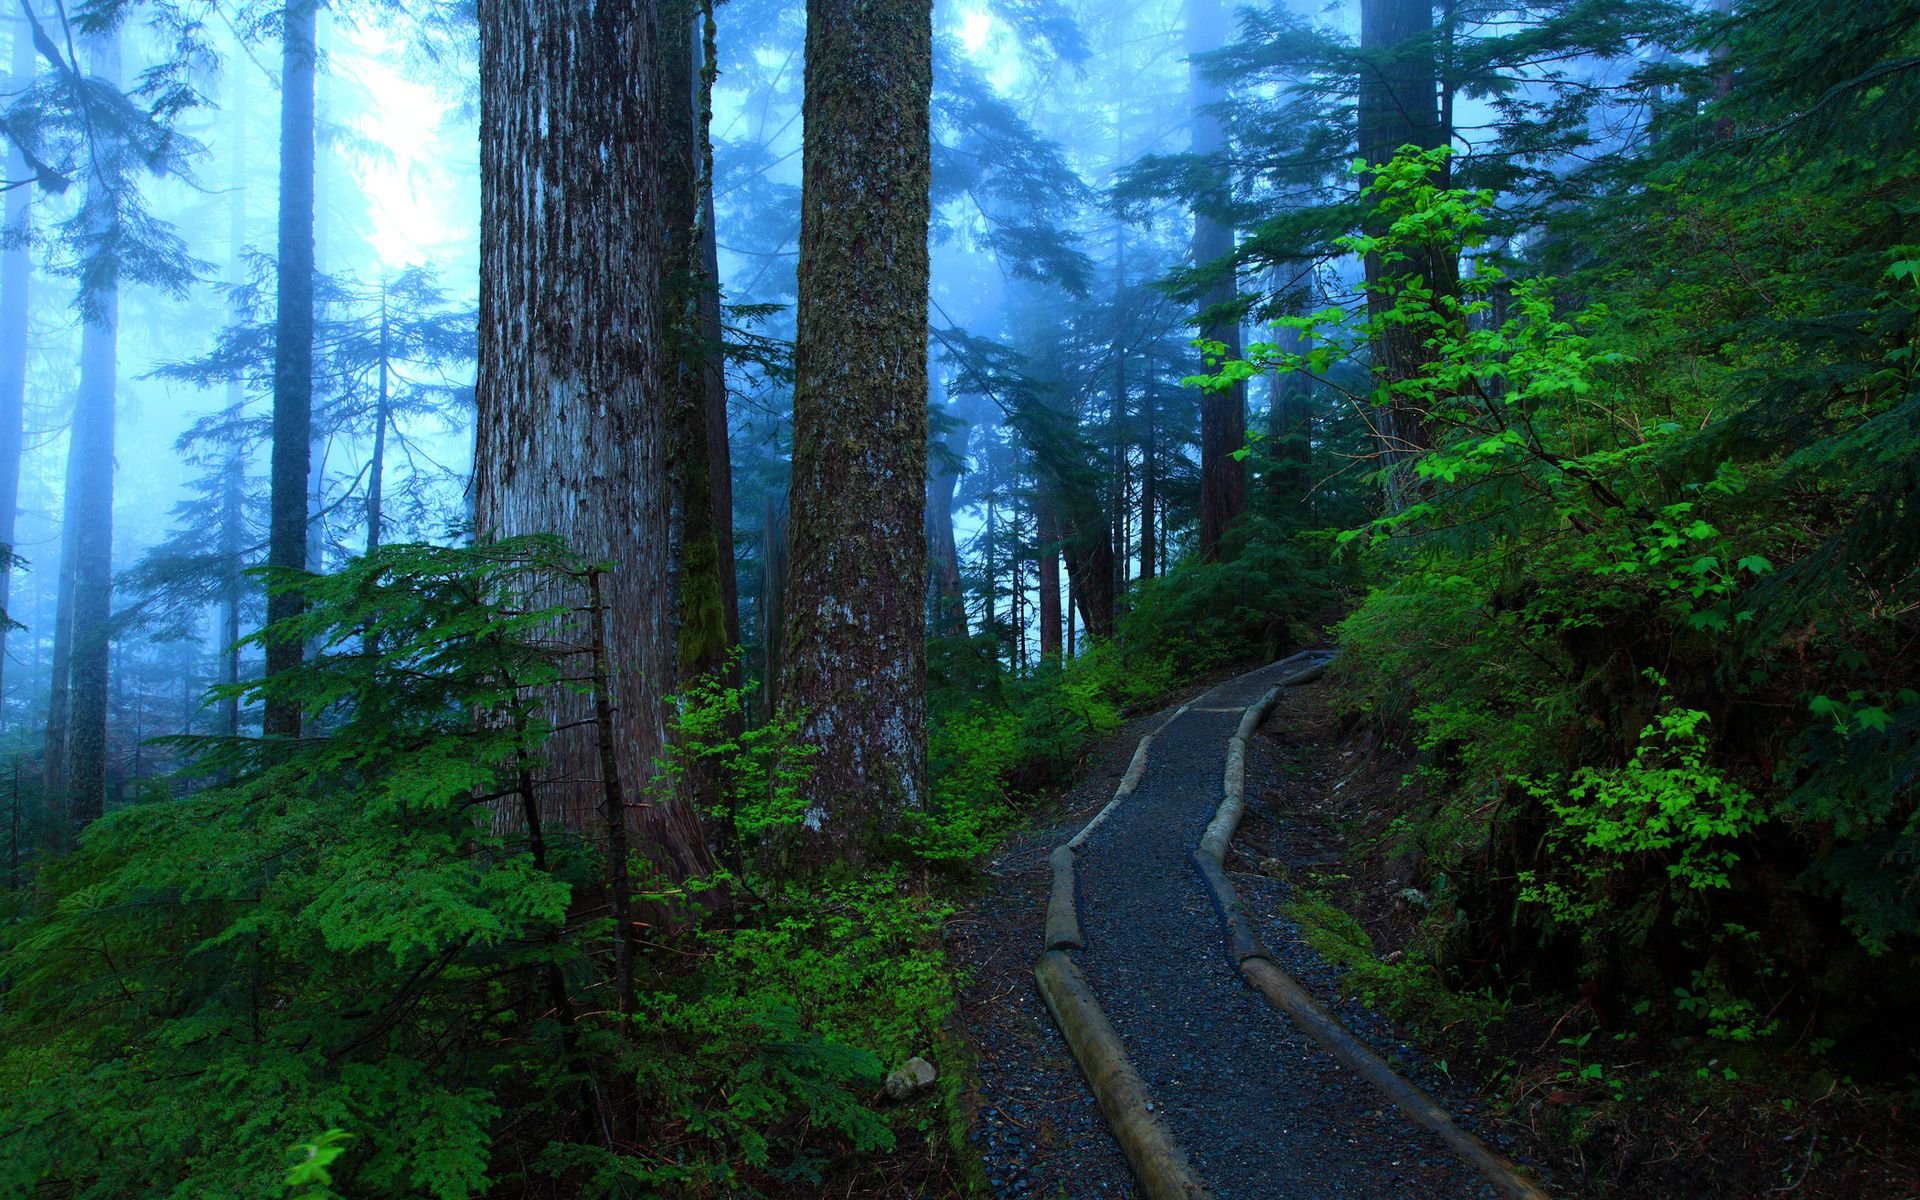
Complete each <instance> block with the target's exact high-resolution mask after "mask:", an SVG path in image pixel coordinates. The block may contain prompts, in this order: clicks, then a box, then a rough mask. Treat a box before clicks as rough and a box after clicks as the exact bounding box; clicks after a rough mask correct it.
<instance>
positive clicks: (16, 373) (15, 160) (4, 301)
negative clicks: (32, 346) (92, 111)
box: [0, 26, 35, 729]
mask: <svg viewBox="0 0 1920 1200" xmlns="http://www.w3.org/2000/svg"><path fill="white" fill-rule="evenodd" d="M11 65H12V71H11V74H10V76H9V78H10V80H11V83H10V84H9V90H11V91H13V92H14V93H16V94H17V93H20V92H23V91H25V90H26V89H27V87H28V86H29V85H31V84H32V82H33V74H34V69H35V61H34V54H33V40H32V39H31V38H29V37H28V36H27V33H26V31H25V30H24V29H21V28H19V27H17V26H16V27H15V29H14V33H13V61H12V64H11ZM6 161H7V174H6V177H7V178H8V179H12V180H20V179H26V178H27V162H26V158H25V157H24V156H23V155H21V153H20V151H19V150H18V149H17V148H15V147H14V145H13V143H12V142H11V141H9V142H8V143H7V160H6ZM32 230H33V189H32V188H31V187H25V186H22V187H13V188H9V189H7V197H6V218H5V224H4V225H0V547H4V548H5V549H6V551H7V553H8V554H9V555H11V553H12V551H13V539H14V522H15V519H16V518H17V517H18V516H19V512H20V445H21V431H22V428H23V425H24V420H25V414H26V403H27V290H28V287H29V286H30V283H31V280H32V276H33V255H32V253H31V251H30V250H29V248H28V236H29V234H31V232H32ZM12 584H13V570H12V560H11V558H8V559H6V560H0V613H4V612H5V611H6V608H7V605H8V604H9V603H10V602H11V600H12V594H11V593H12ZM6 661H7V630H6V626H5V624H4V623H0V671H3V670H4V667H5V665H6ZM3 681H4V675H3V674H0V682H3ZM5 727H6V693H5V690H4V688H0V729H4V728H5Z"/></svg>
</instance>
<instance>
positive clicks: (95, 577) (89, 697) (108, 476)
mask: <svg viewBox="0 0 1920 1200" xmlns="http://www.w3.org/2000/svg"><path fill="white" fill-rule="evenodd" d="M87 58H88V65H89V70H90V73H91V75H92V76H93V77H94V78H95V79H98V80H100V81H102V82H104V83H106V84H109V85H111V86H112V87H115V88H118V87H119V86H120V35H119V34H118V33H117V32H115V33H109V34H105V35H103V36H101V37H98V38H90V39H88V44H87ZM115 186H119V185H118V184H117V182H116V181H113V180H109V179H103V178H101V177H100V175H98V174H97V173H96V174H93V175H90V176H89V177H88V180H87V198H86V206H87V208H88V209H90V210H94V211H96V212H97V213H98V215H97V216H89V218H88V220H89V221H90V223H94V224H95V226H96V228H98V229H99V230H101V231H102V232H104V231H106V230H108V229H110V228H111V227H112V223H113V222H114V220H115V218H114V216H113V215H112V214H113V211H114V209H115V208H116V207H117V205H116V201H115V197H114V196H113V194H112V189H113V188H114V187H115ZM82 313H83V315H84V319H85V323H84V326H83V327H82V329H81V333H80V394H79V398H78V399H77V400H76V401H75V403H74V412H73V434H72V437H73V451H72V453H71V454H70V455H69V456H68V459H67V461H68V464H69V468H70V473H69V474H68V476H67V488H66V491H67V497H66V519H67V521H68V522H69V523H70V524H71V525H72V526H73V531H74V533H73V635H72V636H73V641H72V654H73V657H72V659H71V666H70V668H69V669H70V671H71V672H72V677H73V678H72V683H71V685H70V686H71V689H72V690H71V694H70V699H69V703H70V704H71V720H72V728H71V730H70V732H69V733H68V744H67V794H68V797H69V799H68V804H67V821H68V824H69V825H70V826H71V827H72V828H73V829H74V830H75V831H76V832H77V831H79V830H81V829H84V828H85V827H86V826H87V824H88V823H89V822H91V821H94V820H97V819H98V818H99V817H100V814H101V812H102V810H103V806H104V804H105V802H106V794H107V675H108V661H109V654H110V653H111V650H112V646H111V622H112V616H113V423H114V391H115V386H116V376H117V375H118V373H119V336H120V294H119V288H118V286H117V285H116V284H115V283H112V282H109V283H108V284H107V285H106V286H105V287H103V288H101V290H100V291H99V292H98V293H97V294H95V295H93V296H91V297H89V298H87V300H86V301H85V303H83V305H82Z"/></svg>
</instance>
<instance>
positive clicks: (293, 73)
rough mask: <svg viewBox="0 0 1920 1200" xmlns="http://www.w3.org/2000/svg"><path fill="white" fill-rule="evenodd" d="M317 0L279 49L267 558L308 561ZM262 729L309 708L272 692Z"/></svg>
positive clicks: (292, 724)
mask: <svg viewBox="0 0 1920 1200" xmlns="http://www.w3.org/2000/svg"><path fill="white" fill-rule="evenodd" d="M317 12H318V0H289V3H288V4H287V7H286V20H285V23H286V28H285V31H284V34H283V39H282V47H281V56H280V224H279V233H278V246H279V262H278V264H277V272H276V277H277V284H276V288H277V292H276V297H275V312H274V346H273V466H272V474H271V476H270V480H269V489H270V492H271V510H272V511H271V517H270V525H269V530H268V535H267V562H268V563H270V564H271V565H273V566H276V567H282V568H285V569H289V570H302V569H304V568H306V566H307V565H308V564H307V478H308V468H309V456H310V455H311V453H312V441H313V86H314V82H313V76H314V57H315V50H314V26H315V20H316V17H315V14H316V13H317ZM303 607H304V605H303V602H302V601H301V598H300V596H299V595H298V593H293V592H280V593H278V594H276V595H271V596H269V597H268V598H267V622H268V623H269V624H272V623H273V622H275V621H282V620H286V619H287V618H289V617H296V616H299V615H300V611H301V609H302V608H303ZM303 649H304V648H303V647H302V646H301V644H300V640H299V639H298V638H272V639H269V640H268V642H267V674H268V675H274V674H278V673H279V672H281V671H285V670H288V669H290V668H293V667H297V666H299V665H300V659H301V655H302V651H303ZM263 731H264V732H265V733H266V734H267V735H268V736H270V737H272V736H281V737H298V736H299V734H300V706H299V705H298V704H296V703H294V702H292V701H290V700H286V699H278V698H275V699H269V700H268V701H267V707H266V717H265V721H264V725H263Z"/></svg>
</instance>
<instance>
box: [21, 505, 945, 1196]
mask: <svg viewBox="0 0 1920 1200" xmlns="http://www.w3.org/2000/svg"><path fill="white" fill-rule="evenodd" d="M587 569H588V567H587V564H585V563H582V562H580V561H579V560H577V559H576V558H574V557H573V556H572V555H570V554H569V553H567V552H566V550H565V549H564V547H562V546H561V545H559V544H558V543H557V542H555V541H553V540H551V539H545V538H531V539H520V540H514V541H508V542H501V543H497V544H493V545H488V546H482V547H472V548H459V549H447V548H436V547H428V546H398V545H396V546H388V547H383V548H381V549H380V550H378V551H377V552H375V553H373V554H370V555H368V556H366V557H365V558H362V559H358V560H355V561H353V562H352V563H350V564H348V566H347V567H346V568H345V569H343V570H342V571H341V572H339V573H338V574H335V575H331V576H327V577H324V578H306V577H300V578H299V580H298V582H299V585H300V587H301V589H302V591H303V593H304V594H305V596H306V598H307V602H308V608H307V611H306V612H305V614H304V615H302V616H301V617H299V618H296V619H295V620H293V621H290V622H288V623H286V624H285V625H284V626H283V627H281V629H279V630H277V631H276V632H281V633H293V634H295V635H297V636H298V637H299V638H300V639H301V640H303V641H305V642H307V643H308V644H309V645H311V646H314V647H315V648H316V653H315V654H313V655H312V656H310V657H309V659H308V661H307V662H305V663H303V664H302V665H301V666H299V667H298V668H295V669H293V670H290V671H287V672H285V673H283V674H281V675H278V676H275V677H273V678H271V679H268V680H266V681H264V682H262V683H259V684H254V685H248V687H249V688H250V689H252V690H257V691H259V692H262V693H265V694H269V695H277V696H283V697H287V698H290V699H293V700H295V701H297V702H298V703H299V704H300V705H301V706H302V707H303V709H304V710H305V711H306V713H307V715H308V722H309V723H308V726H307V727H308V729H309V730H310V733H309V734H308V736H305V737H303V738H301V739H299V740H297V741H287V740H281V739H271V740H263V739H249V738H240V739H226V738H200V739H179V740H178V745H179V746H180V747H181V749H182V750H183V751H185V752H188V753H190V754H192V755H193V756H194V757H195V760H196V763H195V768H196V770H197V771H198V772H199V773H198V774H197V775H195V776H192V777H190V780H189V782H190V783H191V784H192V785H193V786H191V788H190V790H188V792H187V794H186V796H185V798H183V799H178V800H174V799H163V800H160V801H158V802H154V803H148V804H143V805H139V806H135V807H131V808H128V809H124V810H122V811H119V812H116V813H113V814H111V815H109V816H108V817H107V818H105V819H104V820H101V821H98V822H96V823H95V824H94V825H92V826H91V827H89V829H88V830H87V833H86V835H85V837H84V839H83V841H82V844H81V846H80V848H79V850H78V851H77V852H76V853H74V854H72V855H70V856H68V857H66V858H63V859H55V860H51V861H49V862H47V863H46V864H45V866H44V867H43V869H42V870H41V871H40V873H39V876H38V879H37V885H38V893H37V899H34V900H32V901H31V902H26V901H27V898H26V897H25V896H22V897H21V899H22V901H23V903H22V905H21V907H22V910H23V911H22V912H21V914H20V916H21V919H20V920H19V921H17V922H13V923H9V924H7V925H5V926H3V927H0V939H4V941H0V989H4V990H3V991H0V1193H4V1194H7V1195H35V1194H50V1193H54V1192H57V1193H59V1194H62V1195H72V1196H76V1197H100V1198H102V1200H105V1198H108V1197H120V1196H128V1195H161V1196H179V1197H194V1198H195V1200H203V1198H212V1200H219V1198H222V1197H233V1198H234V1200H241V1198H243V1197H244V1198H248V1200H251V1198H253V1197H258V1196H266V1195H280V1194H285V1191H286V1189H292V1190H293V1191H294V1194H296V1195H299V1196H301V1197H302V1198H303V1200H315V1198H318V1197H327V1196H335V1195H339V1196H351V1197H354V1198H355V1200H374V1198H378V1197H402V1196H404V1197H409V1198H413V1197H432V1198H435V1200H460V1198H466V1197H475V1196H480V1195H484V1194H492V1193H497V1192H499V1191H501V1190H503V1189H504V1190H516V1189H526V1190H531V1191H534V1192H540V1193H551V1192H558V1193H562V1194H568V1195H580V1196H596V1195H608V1196H614V1195H618V1196H629V1197H631V1196H674V1197H683V1196H690V1195H699V1194H703V1193H706V1192H725V1193H730V1194H741V1193H745V1192H750V1191H752V1190H755V1189H757V1188H759V1187H762V1186H764V1185H766V1184H767V1183H769V1182H771V1181H774V1180H778V1179H795V1180H800V1179H808V1178H818V1177H819V1176H821V1175H822V1174H823V1173H824V1172H826V1171H828V1170H830V1169H832V1168H833V1167H834V1166H835V1164H836V1162H838V1161H839V1160H840V1159H842V1158H844V1157H845V1156H846V1155H848V1154H858V1153H862V1152H866V1151H872V1150H877V1149H884V1148H886V1147H888V1146H890V1145H891V1144H892V1137H893V1134H892V1130H891V1128H890V1126H889V1123H888V1122H887V1121H886V1120H885V1119H883V1118H882V1117H881V1116H879V1115H877V1114H876V1113H875V1112H873V1111H872V1110H871V1109H869V1107H868V1097H869V1096H871V1095H872V1094H873V1092H874V1090H875V1087H876V1084H877V1083H878V1080H879V1077H880V1074H881V1070H882V1067H883V1066H884V1065H886V1064H887V1063H890V1062H893V1061H897V1060H898V1059H900V1058H902V1057H904V1056H905V1055H906V1054H909V1053H914V1052H923V1053H924V1052H929V1051H928V1047H930V1046H932V1045H934V1044H935V1042H936V1040H937V1037H938V1030H939V1024H940V1022H941V1021H942V1020H943V1019H944V1018H945V1016H946V1014H947V1013H948V1012H950V1011H951V1004H952V999H951V996H952V986H951V981H950V979H949V977H948V975H947V972H946V966H945V961H944V958H943V957H942V955H941V952H940V949H939V944H938V939H937V929H938V926H939V923H940V921H941V919H942V917H943V916H944V912H945V910H944V909H942V908H941V907H940V906H939V905H938V904H936V903H934V902H932V901H930V900H928V899H926V898H925V897H924V896H922V895H919V894H917V893H915V892H914V891H912V890H911V889H909V888H908V887H906V885H905V884H904V883H903V882H902V881H901V880H900V878H899V877H897V876H894V875H885V874H882V875H876V876H872V877H869V878H866V879H863V880H859V881H854V882H844V883H839V884H833V885H828V884H811V885H808V886H807V887H806V888H798V887H794V886H787V885H783V884H781V883H780V882H779V881H777V880H766V879H758V878H753V877H744V878H735V877H726V876H723V877H720V878H716V879H711V880H693V881H690V886H691V887H692V888H693V889H695V890H698V891H700V892H701V893H703V894H709V895H713V896H731V897H732V908H731V910H730V912H729V914H728V920H726V921H724V922H723V921H715V922H712V923H711V925H710V926H707V927H697V928H695V929H694V930H693V931H692V932H691V933H690V934H688V935H683V936H681V937H680V938H678V939H677V940H674V941H663V942H661V943H659V947H658V948H659V950H660V951H661V953H660V954H659V955H658V956H649V957H647V958H645V959H643V960H642V962H641V964H640V974H641V978H640V980H639V984H640V986H639V990H640V992H641V994H642V995H643V997H645V1002H644V1003H643V1004H642V1005H641V1007H640V1009H639V1011H638V1012H637V1014H636V1016H635V1017H634V1018H633V1019H632V1020H630V1021H623V1020H622V1019H620V1018H619V1017H617V1016H616V1015H615V1014H612V1013H608V1012H607V1011H605V1010H606V1009H608V1008H609V1007H611V1006H610V1005H609V1004H608V1003H607V1001H606V999H605V997H606V996H607V995H608V994H609V993H610V992H611V991H612V990H613V987H614V981H613V979H612V978H611V971H612V964H611V962H610V959H611V958H612V955H611V954H610V953H609V949H610V948H609V938H610V933H611V930H610V929H609V927H608V922H607V920H606V918H605V915H604V914H605V911H606V907H605V899H604V895H605V892H604V888H605V883H604V880H605V879H606V873H605V872H604V870H603V869H602V866H601V864H600V861H599V860H600V858H601V857H602V851H601V850H600V848H599V847H598V846H597V845H596V844H595V843H594V842H592V841H591V840H590V839H588V838H587V837H585V836H584V835H581V834H579V833H574V832H568V831H565V830H559V829H555V828H553V827H551V825H549V826H548V827H547V828H546V829H545V830H544V833H543V834H542V840H541V841H538V842H536V841H535V840H534V839H533V838H532V836H531V835H530V834H529V833H528V831H527V828H526V827H525V826H524V825H523V824H521V823H516V822H514V821H513V820H511V819H506V820H502V819H499V817H500V814H499V813H497V812H496V811H495V809H496V807H497V806H506V807H507V815H508V816H509V817H510V816H511V815H512V814H513V813H514V812H515V811H517V810H516V809H514V808H513V807H512V806H515V805H517V804H519V803H520V802H521V801H522V800H523V799H524V797H523V796H522V794H521V791H520V783H519V780H520V778H521V775H522V772H523V771H531V770H533V769H535V768H537V767H538V765H539V759H540V755H541V753H542V750H543V747H544V745H545V742H546V739H547V736H548V730H547V727H546V725H545V722H544V719H543V716H542V712H543V706H544V700H543V699H542V698H543V697H545V696H547V695H550V694H551V689H552V688H554V687H556V686H558V687H578V686H583V684H581V683H580V682H579V681H580V679H581V677H582V675H583V674H584V673H585V672H584V671H583V669H582V663H581V661H580V659H581V655H582V647H581V646H580V645H578V644H577V639H575V638H572V637H570V636H569V635H568V630H567V627H566V624H565V622H566V617H567V614H569V613H577V612H578V611H579V604H580V601H581V595H580V586H579V585H580V583H581V580H582V578H583V576H584V575H585V573H586V571H587ZM292 578H293V577H291V576H280V577H277V578H276V581H275V585H276V586H279V585H281V584H283V583H285V582H287V581H288V580H290V579H292ZM528 597H540V598H541V600H540V603H538V604H532V605H529V604H528V603H527V602H526V598H528ZM739 708H740V697H739V695H738V693H737V692H735V691H733V690H731V689H728V688H726V687H724V686H723V685H721V684H719V683H717V682H714V681H712V680H707V681H703V682H701V683H699V684H697V685H696V686H695V687H694V688H693V689H691V690H690V692H689V694H688V696H687V697H685V698H684V700H683V701H682V702H681V703H680V704H678V706H677V709H678V712H679V714H680V716H679V720H678V722H677V733H678V740H677V743H676V746H675V748H674V750H673V761H672V763H671V764H670V768H671V769H670V770H669V772H668V774H667V776H666V779H667V781H668V782H667V784H666V786H672V785H673V784H674V782H675V781H678V780H679V779H681V778H682V777H683V775H684V774H685V773H686V772H688V771H690V770H692V769H694V768H695V767H698V768H699V769H702V770H708V769H710V770H711V777H712V778H717V779H720V780H723V781H724V782H725V785H726V790H725V791H724V792H723V793H721V795H722V798H723V800H724V801H725V803H726V804H727V805H729V806H730V809H731V813H732V816H733V819H734V820H735V821H736V823H737V826H738V828H740V829H741V830H742V831H744V833H745V834H746V836H748V837H750V838H751V837H756V836H760V835H762V834H764V833H767V832H770V831H772V830H775V829H777V827H778V826H780V825H781V824H782V823H785V822H791V821H793V820H795V819H797V816H798V814H797V811H796V809H795V806H794V805H793V803H792V800H791V797H792V794H793V790H794V788H795V787H796V786H797V784H798V782H799V781H800V780H801V778H802V777H803V775H804V771H805V763H806V758H805V755H804V754H801V753H800V752H799V751H798V750H797V749H796V748H795V747H794V745H793V742H792V736H791V730H789V729H785V728H782V727H777V726H775V727H763V728H759V729H753V730H747V731H745V732H740V731H739V730H740V729H741V725H740V723H739V718H740V716H741V714H740V712H739ZM315 1129H320V1130H329V1131H334V1132H329V1133H327V1134H324V1135H322V1136H321V1137H319V1138H315V1139H312V1140H305V1141H301V1142H300V1144H299V1145H298V1146H297V1147H296V1148H295V1154H296V1155H297V1156H298V1161H296V1162H295V1163H294V1164H293V1166H292V1167H291V1168H289V1166H288V1164H287V1161H286V1158H285V1156H284V1155H283V1153H282V1152H281V1150H280V1148H281V1147H284V1146H287V1145H288V1144H289V1143H291V1142H294V1141H295V1140H296V1139H301V1138H303V1137H305V1136H306V1135H307V1134H308V1133H309V1131H311V1130H315ZM341 1129H350V1130H353V1131H355V1136H354V1139H353V1141H352V1142H351V1143H347V1142H345V1141H344V1138H343V1135H340V1134H338V1132H337V1131H338V1130H341Z"/></svg>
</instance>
